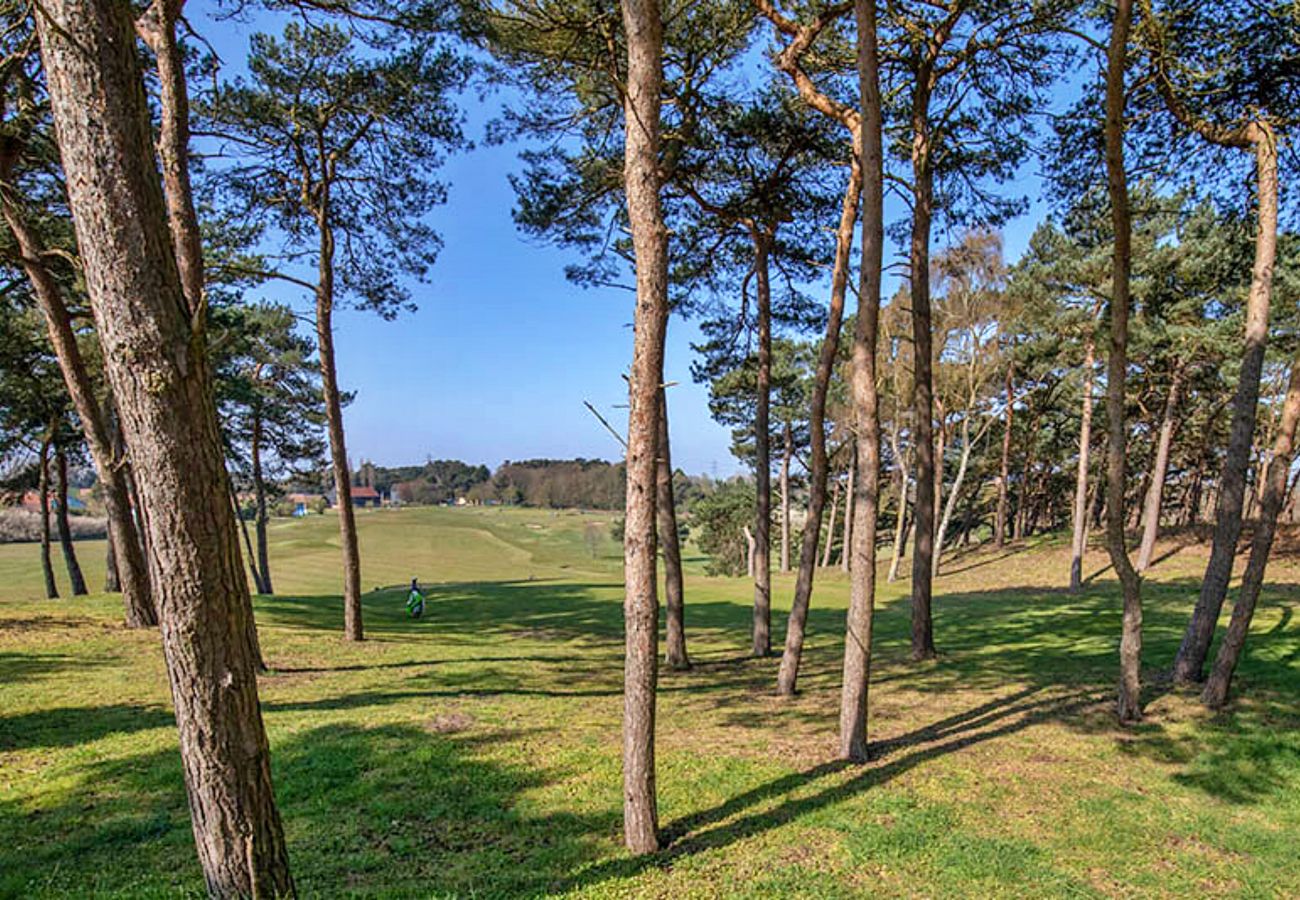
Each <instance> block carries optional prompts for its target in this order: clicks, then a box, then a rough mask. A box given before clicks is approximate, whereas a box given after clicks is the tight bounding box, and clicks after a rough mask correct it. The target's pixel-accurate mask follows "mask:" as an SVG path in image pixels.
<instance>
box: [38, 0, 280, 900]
mask: <svg viewBox="0 0 1300 900" xmlns="http://www.w3.org/2000/svg"><path fill="white" fill-rule="evenodd" d="M129 15H130V7H129V6H128V5H125V4H121V3H117V2H114V0H47V2H46V3H44V4H43V5H42V13H41V14H40V15H38V16H36V27H37V31H38V34H39V37H40V43H41V49H42V58H43V61H44V68H45V72H46V76H47V82H48V86H49V93H50V100H51V108H52V110H53V114H54V122H55V129H56V134H57V137H58V143H59V150H60V156H61V159H62V162H63V167H64V170H65V172H66V173H67V184H68V199H69V205H70V208H71V210H72V215H73V222H74V225H75V227H76V234H77V246H78V249H79V251H80V254H81V257H82V262H83V266H84V273H85V278H86V285H87V292H88V294H89V297H90V302H91V309H92V312H93V314H94V319H95V325H96V328H97V331H98V333H99V336H100V340H101V342H102V344H103V348H104V359H105V367H106V369H107V372H108V377H109V381H110V383H111V385H112V389H113V395H114V397H115V398H116V399H117V401H118V405H119V410H120V413H121V418H122V429H123V431H124V433H125V437H126V440H127V443H128V445H129V446H130V447H131V455H132V460H133V461H134V462H135V464H136V465H137V466H138V467H139V471H141V472H146V473H148V478H143V479H141V480H140V483H139V490H140V496H141V499H142V501H143V504H144V509H143V511H144V521H145V525H146V528H147V530H148V532H149V544H150V550H151V553H150V557H149V559H150V566H151V576H152V578H151V583H152V584H153V586H154V588H155V589H156V599H157V602H158V609H159V612H160V619H161V626H162V627H161V632H162V639H163V653H164V657H165V660H166V663H167V671H168V676H169V680H170V682H171V689H172V700H173V703H174V705H175V709H176V722H177V727H178V730H179V733H180V748H181V759H182V763H183V767H184V772H185V781H186V787H187V790H188V794H189V806H190V811H191V818H192V821H193V826H194V839H195V844H196V847H197V850H198V856H199V861H200V864H201V867H202V870H203V873H204V877H205V879H206V882H207V890H208V893H209V894H210V895H211V896H213V897H222V898H224V897H247V896H254V895H262V896H277V895H292V894H293V892H294V886H293V881H292V879H291V877H290V874H289V866H288V856H287V853H286V849H285V844H284V835H283V830H282V828H281V824H280V817H279V813H278V811H277V809H276V806H275V800H274V795H273V790H272V786H271V771H270V752H269V750H268V746H267V739H266V732H265V729H264V727H263V724H262V717H261V712H260V709H259V706H258V699H257V681H256V675H255V672H254V663H253V659H252V652H253V647H252V646H251V641H250V640H249V637H250V632H251V626H250V623H249V621H248V619H249V616H250V615H251V612H250V609H251V607H250V603H249V597H248V585H247V582H246V581H245V580H244V577H243V573H242V571H241V566H240V560H239V551H238V545H237V541H238V537H237V535H236V529H235V523H234V521H233V516H232V513H231V511H230V504H229V502H228V499H227V495H228V491H229V486H228V483H227V476H226V470H225V465H224V461H223V453H222V444H221V436H220V431H219V428H218V425H217V415H216V404H215V401H214V399H213V391H212V379H211V375H210V373H209V370H208V359H207V353H206V346H207V345H206V339H205V335H204V329H203V319H202V317H196V316H193V315H192V313H191V310H190V309H189V307H188V305H187V304H186V302H185V297H184V292H183V290H182V288H181V285H180V278H179V275H178V272H177V268H176V261H175V258H174V256H173V252H172V247H171V243H170V241H169V240H168V234H167V225H166V217H165V216H166V214H165V211H164V207H163V198H162V190H161V186H160V184H159V182H158V174H157V171H156V170H155V168H154V163H153V148H152V147H151V146H150V134H149V130H150V129H149V112H148V107H147V104H146V101H145V95H144V88H143V82H142V78H141V73H140V70H139V60H138V57H137V55H136V44H135V38H134V35H133V34H132V23H131V20H130V18H129Z"/></svg>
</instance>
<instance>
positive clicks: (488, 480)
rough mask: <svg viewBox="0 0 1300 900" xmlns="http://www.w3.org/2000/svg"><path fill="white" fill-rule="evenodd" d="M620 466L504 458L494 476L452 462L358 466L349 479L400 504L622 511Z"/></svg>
mask: <svg viewBox="0 0 1300 900" xmlns="http://www.w3.org/2000/svg"><path fill="white" fill-rule="evenodd" d="M623 477H624V475H623V464H622V463H617V464H615V463H610V462H606V461H605V460H601V459H529V460H521V461H517V462H512V461H510V460H506V461H505V462H503V463H502V464H501V465H500V466H499V467H497V470H496V472H492V471H491V470H489V469H488V467H487V466H472V465H469V464H468V463H464V462H461V461H460V460H456V459H438V460H430V461H429V462H426V463H425V464H424V465H421V466H397V467H393V468H389V467H386V466H377V465H374V464H373V463H369V462H363V463H362V464H361V465H360V466H358V467H357V471H356V474H355V475H354V477H353V481H354V482H355V483H356V484H358V485H368V486H370V487H373V488H375V489H377V490H378V491H380V492H381V493H389V492H391V493H392V495H393V497H394V499H396V500H397V501H399V502H401V503H430V504H431V503H454V502H456V501H457V500H458V499H459V498H461V497H464V498H465V499H466V500H468V501H469V502H471V503H502V504H510V505H521V506H541V507H587V508H590V509H612V510H616V509H622V508H623V493H624V482H623Z"/></svg>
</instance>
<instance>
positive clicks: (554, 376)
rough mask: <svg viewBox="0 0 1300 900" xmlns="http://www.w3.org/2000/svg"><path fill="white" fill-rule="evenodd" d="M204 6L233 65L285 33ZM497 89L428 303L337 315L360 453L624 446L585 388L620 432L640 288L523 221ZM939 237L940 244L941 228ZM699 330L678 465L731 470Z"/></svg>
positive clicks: (457, 181)
mask: <svg viewBox="0 0 1300 900" xmlns="http://www.w3.org/2000/svg"><path fill="white" fill-rule="evenodd" d="M209 8H210V6H209V4H208V3H200V4H199V5H198V6H197V8H196V9H191V11H190V12H191V19H192V22H193V24H194V25H195V27H196V28H197V29H198V30H199V31H200V33H201V34H203V36H204V37H205V38H206V39H207V40H208V41H209V42H210V43H211V44H212V46H213V47H214V48H215V49H216V51H217V52H218V53H219V55H220V56H221V58H222V60H223V63H224V64H225V66H226V68H227V69H228V70H230V71H240V70H242V68H243V66H242V60H243V58H244V56H245V51H246V47H247V39H248V36H249V35H250V34H251V33H252V32H253V31H257V30H263V31H276V30H278V29H277V28H276V25H275V22H274V21H273V20H271V19H269V18H262V19H259V20H257V21H256V22H255V23H254V24H247V23H239V22H231V21H228V20H227V21H221V22H214V21H213V20H212V19H211V18H210V16H209V15H208V14H207V11H208V9H209ZM502 102H503V99H502V97H501V96H500V95H497V96H494V97H489V98H488V99H487V100H486V101H483V102H480V101H479V100H478V98H477V96H476V95H475V94H474V93H472V92H467V93H466V95H465V97H464V98H463V103H464V106H465V109H466V114H467V134H468V136H469V137H470V138H471V139H472V140H474V141H475V142H476V144H477V146H476V148H475V149H473V150H471V151H469V152H467V153H463V154H460V155H458V156H455V157H453V158H452V159H451V160H449V162H448V164H447V165H446V166H445V168H444V169H443V170H442V172H441V174H440V177H441V178H442V180H444V181H446V182H447V183H448V184H449V185H450V187H451V194H450V200H449V202H448V203H447V204H446V205H445V206H443V207H442V208H440V209H439V210H438V211H437V212H436V213H435V214H434V216H433V222H434V224H435V227H436V228H437V229H438V230H439V232H440V233H441V234H442V237H443V240H444V243H445V246H444V249H443V251H442V254H441V256H440V257H439V260H438V263H437V265H436V266H435V267H434V269H433V271H432V275H431V278H430V281H429V283H428V284H425V285H417V286H416V291H415V293H416V297H415V299H416V301H417V303H418V305H419V311H418V312H416V313H414V314H404V315H402V316H401V317H400V318H399V319H398V320H397V321H395V322H385V321H383V320H382V319H380V318H378V317H376V316H374V315H370V314H365V313H359V312H354V311H341V312H339V313H338V314H337V315H336V320H335V324H336V343H337V355H338V365H339V377H340V382H341V387H342V388H343V389H344V390H351V391H355V392H356V399H355V401H354V402H353V403H352V405H351V406H350V407H348V408H347V410H346V411H345V419H346V425H347V435H348V449H349V455H350V456H351V457H352V459H353V461H354V462H359V461H360V460H362V459H371V460H373V461H374V462H376V463H379V464H381V465H399V464H410V463H418V462H422V461H423V460H424V459H425V458H427V457H432V458H435V459H445V458H454V459H462V460H465V461H466V462H470V463H483V464H486V465H488V466H490V467H495V466H496V465H498V464H499V463H500V462H502V461H503V460H505V459H528V458H533V457H553V458H568V457H574V456H583V457H600V458H605V459H611V460H613V459H617V458H619V457H620V456H621V449H620V447H619V446H618V444H617V443H616V442H615V441H614V439H613V438H612V437H611V436H610V435H609V434H608V433H607V432H606V431H605V430H604V429H603V428H602V427H601V426H600V424H599V423H598V422H597V421H596V420H595V419H594V417H593V416H592V415H591V413H590V412H588V411H587V409H586V408H585V407H584V406H583V401H584V400H590V401H591V402H592V403H593V404H594V405H595V406H596V407H597V408H598V409H600V410H601V411H602V412H603V413H604V414H605V415H606V417H607V418H609V419H610V421H611V422H612V423H613V424H614V425H615V427H618V428H619V430H620V431H622V430H624V428H625V426H626V411H625V410H623V409H621V408H617V407H618V405H619V404H622V403H624V402H625V401H626V384H625V382H624V381H623V379H622V377H621V374H622V373H623V372H624V371H625V370H626V368H627V365H628V362H629V360H630V359H631V348H632V332H631V328H630V327H629V326H630V322H631V317H632V296H631V295H630V294H629V293H627V292H625V291H621V290H618V289H613V288H605V289H583V288H578V287H575V286H574V285H571V284H569V283H568V282H567V281H566V280H565V277H564V266H565V265H566V264H567V263H570V262H573V261H574V259H573V257H572V256H570V255H569V254H567V253H565V252H562V251H560V250H557V249H555V248H552V247H549V246H543V245H539V244H537V243H535V242H531V241H529V240H527V239H525V238H524V237H523V236H522V235H521V234H520V233H519V231H518V230H517V229H516V228H515V225H514V222H513V220H512V218H511V209H512V207H513V205H514V193H513V190H512V189H511V187H510V185H509V182H508V180H507V176H508V174H509V173H511V172H516V171H518V170H519V169H520V163H519V161H518V154H519V151H520V149H521V147H520V145H517V144H515V145H512V144H505V145H498V146H484V145H483V142H482V138H483V134H484V128H485V126H486V124H487V123H488V122H489V121H490V120H491V119H492V118H493V117H494V116H495V115H497V113H498V112H499V109H500V106H501V104H502ZM1038 188H1039V180H1038V178H1037V177H1036V176H1035V174H1034V167H1033V165H1030V166H1027V167H1026V169H1025V172H1024V181H1023V182H1022V184H1020V185H1018V186H1016V187H1015V189H1016V190H1018V191H1020V192H1023V193H1026V194H1029V195H1030V196H1031V197H1032V196H1035V195H1037V193H1038ZM896 212H901V210H897V211H896ZM1042 215H1043V210H1042V207H1041V204H1035V205H1034V207H1033V208H1032V209H1031V211H1030V213H1029V214H1028V215H1026V216H1023V217H1021V218H1020V219H1019V220H1017V221H1016V222H1014V223H1011V224H1010V225H1009V226H1008V227H1007V228H1006V229H1005V235H1006V252H1007V257H1008V259H1015V258H1016V257H1017V256H1018V255H1019V254H1020V252H1021V251H1022V250H1023V248H1024V246H1025V243H1026V241H1027V238H1028V235H1029V233H1030V232H1031V231H1032V228H1033V225H1034V224H1035V223H1036V222H1037V221H1038V220H1040V219H1041V218H1042ZM828 227H830V226H829V224H828ZM935 237H936V245H940V244H941V243H942V242H943V240H944V236H943V235H941V234H936V236H935ZM265 295H266V296H268V297H273V298H274V299H279V300H284V301H286V302H290V303H293V304H295V305H296V306H297V307H298V308H300V309H304V310H305V309H307V308H308V306H309V304H310V298H308V297H305V296H302V295H301V294H298V295H295V294H294V293H293V292H292V291H289V290H286V289H284V288H281V287H275V288H268V289H267V290H266V291H265ZM886 296H888V292H887V293H886ZM850 306H851V300H850ZM699 339H700V336H699V332H698V329H697V327H696V324H695V323H694V322H691V321H686V320H682V319H680V318H674V319H673V321H672V322H671V324H670V325H669V330H668V349H667V357H666V362H665V377H666V379H667V380H668V381H676V382H678V383H679V384H678V386H676V387H674V388H672V389H671V393H670V398H669V412H670V417H671V426H672V450H673V462H674V465H675V466H677V467H679V468H682V469H685V470H686V471H688V472H692V473H700V474H714V475H723V476H725V475H729V474H732V473H734V472H736V471H738V466H737V463H736V461H735V460H734V459H733V458H732V456H731V454H730V452H729V450H728V447H729V445H730V436H729V433H728V431H727V429H725V428H723V427H721V426H719V425H717V424H716V423H714V422H713V421H712V419H711V418H710V417H709V411H708V393H707V389H706V388H705V387H704V386H702V385H696V384H694V383H693V382H692V381H691V377H690V363H691V359H692V355H693V354H692V351H691V349H690V345H691V344H692V343H695V342H698V341H699Z"/></svg>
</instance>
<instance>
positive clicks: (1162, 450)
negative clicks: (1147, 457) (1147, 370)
mask: <svg viewBox="0 0 1300 900" xmlns="http://www.w3.org/2000/svg"><path fill="white" fill-rule="evenodd" d="M1182 380H1183V367H1182V366H1181V365H1176V366H1175V367H1174V376H1173V379H1172V381H1170V384H1169V394H1168V396H1166V397H1165V408H1164V412H1163V413H1162V414H1161V416H1160V434H1159V436H1158V437H1157V439H1156V455H1155V458H1154V459H1153V460H1152V462H1151V474H1150V477H1149V478H1148V483H1147V496H1146V503H1145V504H1144V509H1143V511H1142V517H1143V520H1142V544H1141V545H1140V546H1139V547H1138V559H1137V570H1138V573H1139V574H1141V573H1143V572H1145V571H1146V570H1147V569H1148V568H1149V567H1150V566H1151V555H1152V553H1154V552H1155V548H1156V538H1157V537H1158V536H1159V534H1160V508H1161V506H1162V505H1163V502H1164V489H1165V476H1166V475H1167V474H1168V472H1169V447H1170V445H1171V444H1172V443H1173V439H1174V425H1175V424H1176V422H1175V416H1176V415H1177V412H1178V392H1179V390H1180V389H1181V388H1182Z"/></svg>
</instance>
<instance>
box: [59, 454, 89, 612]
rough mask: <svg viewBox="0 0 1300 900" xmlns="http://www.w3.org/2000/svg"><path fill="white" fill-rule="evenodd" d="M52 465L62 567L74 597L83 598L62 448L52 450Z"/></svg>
mask: <svg viewBox="0 0 1300 900" xmlns="http://www.w3.org/2000/svg"><path fill="white" fill-rule="evenodd" d="M54 463H55V467H56V469H57V474H58V488H57V490H58V501H59V505H58V507H57V508H56V509H55V510H54V521H55V522H56V523H57V524H58V526H59V546H60V547H61V548H62V550H63V565H64V566H65V567H66V568H67V570H68V583H69V584H70V585H71V586H72V595H73V596H74V597H84V596H85V595H86V594H89V593H90V591H88V590H86V576H85V575H83V574H81V563H79V562H77V550H76V547H74V546H73V544H72V525H71V523H70V522H69V521H68V456H67V454H66V453H64V452H63V448H62V447H58V446H56V447H55V449H54Z"/></svg>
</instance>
